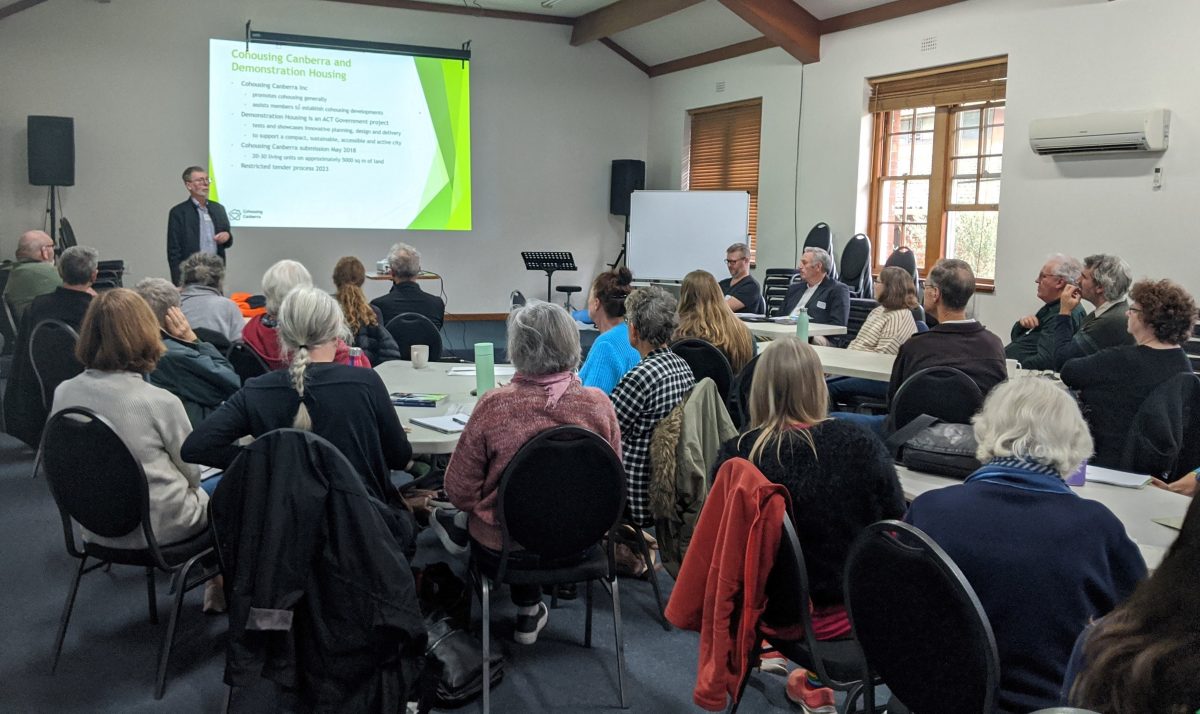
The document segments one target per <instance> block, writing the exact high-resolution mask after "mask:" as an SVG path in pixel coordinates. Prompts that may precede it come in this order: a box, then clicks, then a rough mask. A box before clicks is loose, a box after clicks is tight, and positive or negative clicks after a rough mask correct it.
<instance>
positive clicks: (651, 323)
mask: <svg viewBox="0 0 1200 714" xmlns="http://www.w3.org/2000/svg"><path fill="white" fill-rule="evenodd" d="M677 307H678V303H677V302H676V300H675V298H674V297H673V296H672V295H671V294H670V293H669V292H667V291H666V290H663V289H662V288H660V287H657V286H654V285H651V286H650V287H645V288H638V289H637V290H634V291H633V292H631V293H629V297H627V298H625V321H626V322H628V323H629V324H630V325H632V326H633V329H635V330H637V333H638V337H641V338H642V340H644V341H645V342H647V343H649V344H651V345H654V346H655V347H660V346H662V345H665V344H667V343H668V342H670V341H671V335H673V334H674V333H675V328H676V327H678V326H679V315H678V313H677V312H676V309H677Z"/></svg>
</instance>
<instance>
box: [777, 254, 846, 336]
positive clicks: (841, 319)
mask: <svg viewBox="0 0 1200 714" xmlns="http://www.w3.org/2000/svg"><path fill="white" fill-rule="evenodd" d="M798 267H799V270H800V278H801V280H799V281H797V282H795V283H793V284H792V286H791V287H790V288H788V292H787V297H786V298H785V299H784V301H783V309H782V310H780V312H779V314H780V315H791V316H795V315H796V313H797V312H799V309H800V308H802V307H803V308H807V310H808V321H809V322H815V323H818V324H821V325H842V326H843V327H844V326H845V325H846V323H847V322H849V321H850V288H849V287H848V286H847V285H846V284H845V283H842V282H840V281H838V280H834V279H833V278H831V277H830V276H829V273H831V272H832V271H833V258H832V257H831V256H830V255H829V253H827V252H825V251H824V250H822V249H820V248H805V249H804V255H803V256H802V257H801V258H800V265H799V266H798Z"/></svg>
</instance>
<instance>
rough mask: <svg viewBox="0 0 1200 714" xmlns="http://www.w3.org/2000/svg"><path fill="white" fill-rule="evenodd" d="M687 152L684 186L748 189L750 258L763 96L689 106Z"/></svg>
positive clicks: (754, 242)
mask: <svg viewBox="0 0 1200 714" xmlns="http://www.w3.org/2000/svg"><path fill="white" fill-rule="evenodd" d="M688 118H689V120H690V121H689V124H690V132H689V136H690V138H689V140H688V154H687V157H686V160H685V161H684V162H683V177H682V178H683V181H682V185H683V188H684V190H688V191H747V192H749V194H750V226H749V229H748V233H749V240H748V241H747V243H749V245H750V261H751V263H753V262H754V254H755V251H756V249H757V237H758V150H759V141H760V133H761V128H762V99H761V98H759V99H751V100H749V101H745V102H735V103H733V104H721V105H719V106H715V107H704V108H703V109H692V110H690V111H689V112H688Z"/></svg>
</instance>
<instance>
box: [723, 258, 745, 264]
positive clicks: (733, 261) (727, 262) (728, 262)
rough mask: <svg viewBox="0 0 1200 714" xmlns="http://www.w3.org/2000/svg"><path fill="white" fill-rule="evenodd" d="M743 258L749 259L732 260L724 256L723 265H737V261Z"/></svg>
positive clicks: (740, 259)
mask: <svg viewBox="0 0 1200 714" xmlns="http://www.w3.org/2000/svg"><path fill="white" fill-rule="evenodd" d="M743 260H749V258H735V259H734V260H730V259H729V258H726V259H725V265H737V264H738V263H740V262H742V261H743Z"/></svg>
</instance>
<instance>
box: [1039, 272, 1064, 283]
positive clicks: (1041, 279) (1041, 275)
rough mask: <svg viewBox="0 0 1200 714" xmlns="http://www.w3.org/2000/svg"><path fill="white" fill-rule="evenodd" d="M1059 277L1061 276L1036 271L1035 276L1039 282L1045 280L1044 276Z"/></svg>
mask: <svg viewBox="0 0 1200 714" xmlns="http://www.w3.org/2000/svg"><path fill="white" fill-rule="evenodd" d="M1059 277H1062V276H1060V275H1053V274H1051V273H1038V276H1037V281H1038V282H1039V283H1040V282H1042V281H1043V280H1045V279H1046V278H1059Z"/></svg>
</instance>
